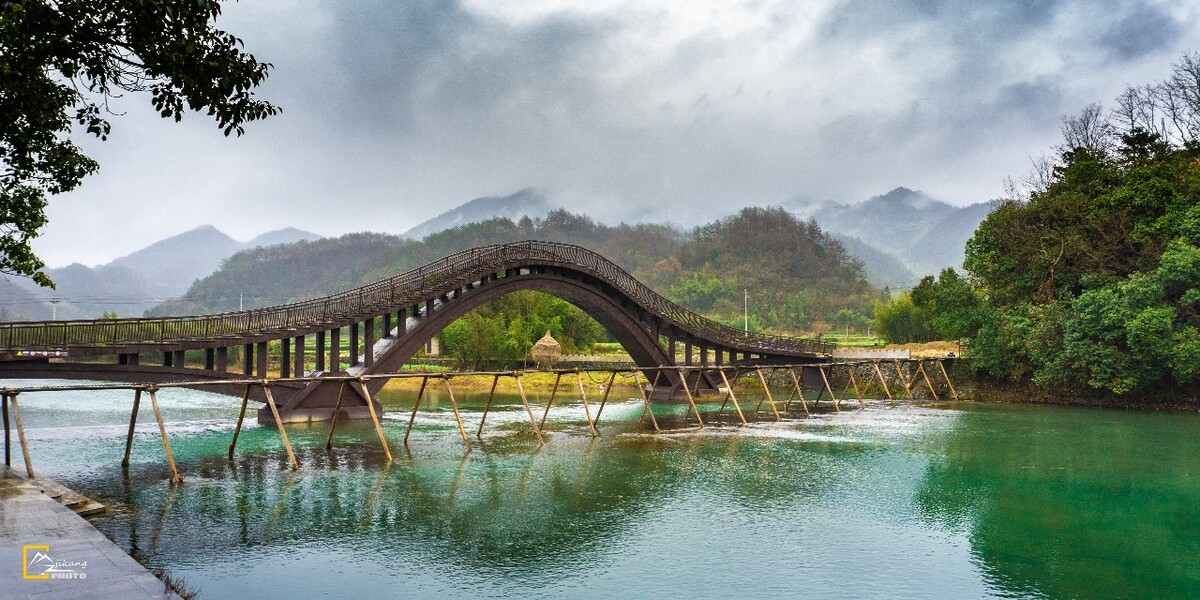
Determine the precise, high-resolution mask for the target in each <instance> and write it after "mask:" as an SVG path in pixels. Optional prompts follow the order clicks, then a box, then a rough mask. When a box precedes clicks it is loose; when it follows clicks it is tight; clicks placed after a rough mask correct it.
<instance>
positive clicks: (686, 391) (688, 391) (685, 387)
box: [679, 369, 704, 429]
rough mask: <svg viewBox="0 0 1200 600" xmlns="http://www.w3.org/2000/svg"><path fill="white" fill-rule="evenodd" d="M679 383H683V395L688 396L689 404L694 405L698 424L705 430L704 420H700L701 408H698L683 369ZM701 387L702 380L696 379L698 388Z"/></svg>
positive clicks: (693, 410) (680, 370)
mask: <svg viewBox="0 0 1200 600" xmlns="http://www.w3.org/2000/svg"><path fill="white" fill-rule="evenodd" d="M679 381H681V382H682V383H683V393H684V394H686V395H687V399H688V404H690V405H692V413H694V414H695V415H696V422H697V423H699V424H700V428H701V429H704V419H701V418H700V408H699V407H698V406H696V399H695V398H694V397H692V390H691V389H690V388H689V387H688V382H687V376H686V375H684V373H683V369H679ZM699 386H700V378H698V377H697V378H696V387H697V388H699Z"/></svg>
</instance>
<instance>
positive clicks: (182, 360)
mask: <svg viewBox="0 0 1200 600" xmlns="http://www.w3.org/2000/svg"><path fill="white" fill-rule="evenodd" d="M186 358H187V355H186V353H185V352H184V351H183V350H176V351H175V360H173V361H171V362H172V363H174V365H175V368H177V369H182V368H184V367H186V366H187V360H186Z"/></svg>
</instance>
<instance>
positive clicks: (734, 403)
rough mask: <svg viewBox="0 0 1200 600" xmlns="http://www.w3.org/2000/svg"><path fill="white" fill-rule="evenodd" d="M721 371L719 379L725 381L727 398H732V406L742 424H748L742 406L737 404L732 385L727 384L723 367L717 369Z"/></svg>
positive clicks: (727, 380)
mask: <svg viewBox="0 0 1200 600" xmlns="http://www.w3.org/2000/svg"><path fill="white" fill-rule="evenodd" d="M717 371H718V372H720V373H721V381H722V382H724V383H725V387H726V388H727V389H729V399H730V400H733V408H734V409H736V410H737V414H738V418H739V419H741V420H742V425H749V423H747V422H746V415H745V414H743V413H742V406H741V405H740V404H738V401H737V396H735V395H734V393H733V386H731V385H729V379H728V378H727V377H725V369H717Z"/></svg>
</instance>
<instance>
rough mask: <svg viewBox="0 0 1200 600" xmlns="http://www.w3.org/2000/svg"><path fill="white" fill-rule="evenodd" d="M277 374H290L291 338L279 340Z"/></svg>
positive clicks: (287, 375)
mask: <svg viewBox="0 0 1200 600" xmlns="http://www.w3.org/2000/svg"><path fill="white" fill-rule="evenodd" d="M279 376H280V377H291V376H292V338H283V339H282V340H279Z"/></svg>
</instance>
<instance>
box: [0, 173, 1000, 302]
mask: <svg viewBox="0 0 1200 600" xmlns="http://www.w3.org/2000/svg"><path fill="white" fill-rule="evenodd" d="M994 206H995V203H978V204H972V205H969V206H965V207H956V206H953V205H951V204H948V203H946V202H943V201H940V200H937V199H934V198H932V197H930V196H928V195H927V194H924V193H922V192H919V191H914V190H910V189H908V188H904V187H898V188H895V189H893V190H891V191H889V192H888V193H886V194H882V195H879V196H874V197H872V198H869V199H867V200H865V201H863V202H860V203H853V204H841V203H834V202H805V201H802V200H793V201H791V202H787V203H784V204H783V205H782V207H783V208H784V209H786V210H788V211H790V212H792V213H793V214H795V215H797V216H799V217H802V218H812V219H814V220H816V221H817V223H818V224H819V225H820V227H821V229H822V230H823V231H825V232H827V233H829V234H830V235H831V236H833V237H834V238H835V239H837V240H839V241H840V242H842V244H843V245H844V246H845V247H846V248H847V249H848V250H849V251H850V252H851V253H852V254H854V255H855V256H857V257H858V258H859V259H860V260H862V261H863V264H864V272H865V275H866V277H867V279H868V281H870V282H871V283H873V284H875V285H877V286H879V287H884V286H887V287H890V288H891V289H894V290H895V289H904V288H908V287H911V286H913V285H915V284H916V283H917V281H919V280H920V278H921V277H922V276H924V275H932V274H936V273H938V272H939V271H940V270H942V269H943V268H946V267H959V266H960V265H961V264H962V260H963V249H964V246H965V244H966V242H967V240H968V239H970V237H971V236H972V235H973V234H974V231H975V228H976V227H977V226H978V225H979V223H980V221H982V220H983V219H984V217H986V216H987V214H988V213H989V212H990V211H991V210H992V209H993V208H994ZM554 209H555V205H554V203H553V202H552V201H550V200H548V199H547V198H546V197H545V196H544V195H542V194H541V193H539V192H538V191H536V190H534V189H531V188H530V189H524V190H520V191H518V192H516V193H513V194H509V195H507V196H488V197H481V198H476V199H474V200H471V201H468V202H466V203H464V204H462V205H460V206H457V207H455V208H453V209H450V210H448V211H445V212H443V213H441V214H440V215H438V216H436V217H434V218H432V219H429V220H427V221H425V222H423V223H420V224H418V225H416V226H414V227H412V228H410V229H409V230H408V231H406V232H404V234H403V236H402V238H407V239H409V240H421V239H424V238H427V237H428V236H430V235H433V234H436V233H438V232H442V231H446V230H448V229H452V228H455V227H461V226H463V225H467V224H472V223H481V222H484V221H488V220H489V219H507V220H508V221H510V222H513V223H517V222H519V221H521V220H522V218H523V217H529V218H531V219H540V218H543V217H545V216H546V215H547V214H549V213H551V211H553V210H554ZM527 228H528V226H527V225H523V226H519V227H517V229H518V231H514V232H511V233H512V234H514V235H518V236H519V230H523V229H527ZM668 229H671V228H669V227H668ZM673 230H674V231H679V230H678V229H677V228H676V229H673ZM485 231H488V229H487V228H484V229H481V230H480V233H484V232H485ZM374 235H376V236H379V235H383V234H374ZM485 237H486V236H485ZM320 238H321V236H319V235H317V234H314V233H310V232H306V231H302V230H299V229H295V228H286V229H279V230H276V231H270V232H267V233H264V234H262V235H260V236H258V237H255V238H254V239H251V240H249V241H246V242H240V241H238V240H235V239H233V238H232V237H230V236H228V235H226V234H225V233H223V232H221V231H219V230H218V229H217V228H215V227H213V226H211V225H206V226H203V227H198V228H196V229H193V230H191V231H188V232H185V233H181V234H179V235H175V236H172V237H170V238H167V239H164V240H161V241H159V242H155V243H154V244H151V245H150V246H147V247H146V248H143V249H141V250H138V251H137V252H134V253H132V254H129V255H127V256H123V257H121V258H118V259H116V260H113V261H112V262H110V263H107V264H104V265H98V266H95V267H87V266H84V265H82V264H78V263H76V264H72V265H68V266H66V267H61V268H56V269H49V270H48V271H47V274H48V275H49V276H50V278H51V279H52V280H54V281H55V283H56V284H58V289H57V290H47V289H43V288H38V287H37V286H35V285H34V284H33V283H32V282H31V281H29V280H27V279H19V278H14V279H11V280H0V320H41V319H49V318H51V317H54V318H58V319H72V318H96V317H99V316H101V315H102V314H103V313H112V312H115V313H117V314H118V315H120V316H140V315H142V314H143V312H145V311H147V310H149V309H151V308H153V307H156V306H160V305H162V303H164V302H166V301H167V300H170V299H175V298H180V297H182V296H184V294H185V293H186V292H188V290H189V287H191V286H192V284H193V282H197V281H198V280H202V279H205V278H207V277H208V276H209V275H211V274H213V273H214V272H218V271H219V270H220V269H221V267H222V265H223V263H225V261H226V260H227V259H229V258H230V257H232V256H234V255H235V254H237V253H238V252H240V251H243V250H247V249H252V248H256V247H260V246H264V247H266V246H276V245H279V244H292V243H295V242H302V241H304V242H311V241H314V240H318V239H320ZM368 238H369V239H370V240H373V241H372V243H370V244H367V247H369V248H368V249H369V250H370V251H369V252H365V253H363V255H362V256H360V259H361V260H359V261H358V262H359V263H362V264H361V265H359V266H358V267H356V268H361V269H364V270H368V271H369V270H372V269H373V268H376V267H378V266H380V265H372V264H367V263H369V262H370V261H371V260H382V259H381V258H378V257H382V256H385V255H388V253H389V252H392V250H390V249H391V248H394V247H396V246H397V245H399V244H400V243H401V239H402V238H401V237H395V236H386V235H383V237H378V239H376V238H375V237H370V236H369V235H368V236H367V237H365V238H363V239H364V240H367V239H368ZM353 239H354V240H358V238H353ZM389 239H390V240H391V241H389ZM360 241H361V240H360ZM476 241H478V242H479V243H492V242H495V241H500V240H491V239H480V240H476ZM330 243H331V244H333V246H331V247H330V248H327V249H325V250H322V252H329V251H332V249H333V248H342V247H345V248H346V249H350V248H351V247H352V246H353V248H358V246H356V245H355V244H359V242H358V241H355V242H353V243H351V242H349V241H346V240H342V241H337V242H333V241H330ZM347 244H349V245H347ZM359 245H361V244H359ZM198 248H200V249H203V251H197V249H198ZM313 249H314V250H316V249H317V247H315V246H314V247H313ZM361 250H362V249H361V248H359V249H358V250H353V252H355V253H360V251H361ZM288 252H293V251H290V250H289V251H288ZM301 254H304V252H301ZM371 257H376V258H374V259H372V258H371ZM364 261H365V262H364ZM320 262H321V261H318V263H320ZM293 264H295V263H293ZM413 266H415V265H413ZM313 268H314V269H317V270H318V271H319V268H320V264H315V265H314V266H313ZM308 271H311V272H307V275H306V277H310V278H313V279H312V281H314V282H317V281H321V280H323V279H324V277H323V276H321V274H320V273H318V272H317V271H313V270H312V269H309V270H308ZM246 286H250V283H246V282H243V284H242V287H246ZM251 287H252V286H251ZM331 291H334V290H331ZM218 292H219V293H221V294H224V295H226V296H229V295H230V294H232V296H231V297H233V298H234V300H232V301H230V300H228V298H226V299H225V301H224V302H223V303H222V306H221V308H222V309H223V310H227V309H231V308H236V306H237V304H236V297H237V293H235V292H234V291H232V290H209V291H208V293H209V294H213V293H218ZM274 300H275V298H266V297H264V298H256V299H255V304H262V303H267V304H270V303H273V302H274ZM229 302H234V304H229ZM185 305H186V304H185ZM197 308H199V307H197ZM185 310H186V309H185ZM156 312H157V311H156ZM170 312H172V313H176V312H177V310H171V311H170Z"/></svg>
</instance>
